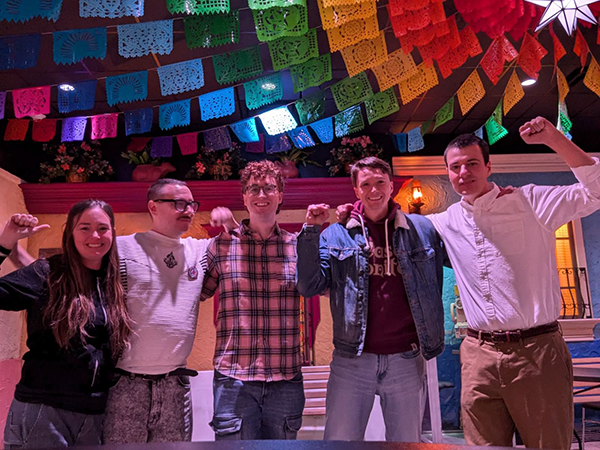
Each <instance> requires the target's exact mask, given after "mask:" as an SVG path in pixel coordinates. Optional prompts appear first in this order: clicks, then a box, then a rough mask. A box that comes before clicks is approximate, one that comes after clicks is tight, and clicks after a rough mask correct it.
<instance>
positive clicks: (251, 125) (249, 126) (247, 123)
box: [229, 117, 258, 143]
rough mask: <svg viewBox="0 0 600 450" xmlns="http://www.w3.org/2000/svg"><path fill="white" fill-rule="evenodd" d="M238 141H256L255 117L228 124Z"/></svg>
mask: <svg viewBox="0 0 600 450" xmlns="http://www.w3.org/2000/svg"><path fill="white" fill-rule="evenodd" d="M229 126H230V127H231V129H232V130H233V132H234V133H235V135H236V136H237V138H238V139H239V140H240V142H244V143H248V142H258V131H257V129H256V119H255V118H254V117H250V118H249V119H246V120H242V121H241V122H236V123H232V124H231V125H229Z"/></svg>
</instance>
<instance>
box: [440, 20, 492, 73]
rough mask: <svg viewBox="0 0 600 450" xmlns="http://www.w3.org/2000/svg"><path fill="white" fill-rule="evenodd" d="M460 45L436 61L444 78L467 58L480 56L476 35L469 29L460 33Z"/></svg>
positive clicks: (466, 28) (464, 29) (479, 46)
mask: <svg viewBox="0 0 600 450" xmlns="http://www.w3.org/2000/svg"><path fill="white" fill-rule="evenodd" d="M459 34H460V45H459V46H458V47H457V48H455V49H452V50H449V51H448V52H446V54H445V55H444V56H442V57H441V58H439V59H438V60H437V63H438V67H439V68H440V72H441V73H442V76H443V77H444V78H448V77H449V76H450V75H451V74H452V71H453V70H454V69H458V68H459V67H461V66H462V65H463V64H464V63H465V62H466V61H467V58H469V57H473V56H477V55H479V54H481V52H482V51H483V50H481V45H480V44H479V40H478V39H477V35H476V34H475V32H474V31H473V29H472V28H471V27H468V26H467V27H465V28H463V29H462V30H461V31H460V33H459Z"/></svg>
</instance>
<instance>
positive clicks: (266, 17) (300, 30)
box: [252, 5, 308, 42]
mask: <svg viewBox="0 0 600 450" xmlns="http://www.w3.org/2000/svg"><path fill="white" fill-rule="evenodd" d="M252 15H253V16H254V25H255V27H256V36H257V37H258V40H259V41H261V42H269V41H273V40H275V39H279V38H281V37H285V36H302V35H303V34H306V32H307V31H308V14H307V11H306V7H305V6H299V5H292V6H289V7H286V8H279V7H275V8H269V9H259V10H256V11H252Z"/></svg>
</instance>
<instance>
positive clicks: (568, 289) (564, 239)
mask: <svg viewBox="0 0 600 450" xmlns="http://www.w3.org/2000/svg"><path fill="white" fill-rule="evenodd" d="M556 266H557V269H558V279H559V282H560V292H561V296H562V311H561V315H560V318H561V319H585V318H591V317H592V307H591V304H590V294H589V288H588V279H587V270H586V261H585V250H584V247H583V234H582V231H581V222H580V221H579V220H575V221H573V222H569V223H567V224H565V225H563V226H562V227H560V228H559V229H558V230H556Z"/></svg>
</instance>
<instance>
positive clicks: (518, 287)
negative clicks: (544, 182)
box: [426, 117, 600, 449]
mask: <svg viewBox="0 0 600 450" xmlns="http://www.w3.org/2000/svg"><path fill="white" fill-rule="evenodd" d="M519 132H520V134H521V137H522V139H523V140H524V141H525V143H527V144H543V145H547V146H548V147H550V148H551V149H552V150H554V151H555V152H556V153H557V154H559V155H560V156H561V157H562V158H563V159H564V161H565V163H567V164H568V165H569V167H570V168H571V170H572V171H573V174H574V175H575V177H576V178H577V180H578V181H579V182H578V183H576V184H573V185H570V186H536V185H533V184H530V185H527V186H523V187H521V188H518V189H516V190H515V192H513V193H510V194H506V195H500V192H501V191H500V188H499V187H498V186H496V184H494V183H491V182H489V181H488V177H489V175H490V173H491V164H490V161H489V148H488V145H487V143H486V142H485V141H483V140H482V139H479V138H478V137H476V136H474V135H470V134H469V135H461V136H459V137H457V138H456V139H454V140H453V141H452V142H450V144H448V147H447V148H446V151H445V153H444V159H445V162H446V167H447V169H448V176H449V178H450V182H451V184H452V187H453V188H454V190H455V191H456V192H457V193H458V194H459V195H461V196H462V200H461V201H460V202H459V203H455V204H454V205H452V206H450V207H449V208H448V210H447V211H445V212H443V213H440V214H432V215H429V216H426V217H427V218H428V219H430V220H431V221H432V222H433V224H434V226H435V228H436V230H437V231H438V233H439V234H440V235H441V236H442V239H443V240H444V244H445V245H446V248H447V251H448V255H449V257H450V261H451V263H452V267H453V268H454V273H455V275H456V282H457V285H458V288H459V290H460V296H461V300H462V304H463V307H464V311H465V315H466V318H467V322H468V324H469V329H468V336H467V337H466V338H465V340H464V341H463V343H462V344H461V348H460V357H461V377H462V393H461V404H462V421H463V428H464V432H465V439H466V442H467V444H468V445H493V446H503V447H507V446H511V444H512V436H513V433H514V430H515V427H516V429H517V430H518V431H519V434H520V435H521V437H522V438H523V441H524V443H525V446H526V447H529V448H555V449H568V448H570V447H571V440H572V435H573V397H572V392H573V391H572V390H573V373H572V363H571V356H570V353H569V349H568V348H567V346H566V344H565V342H564V340H563V338H562V336H561V333H560V330H559V326H558V322H557V319H558V317H559V315H560V310H561V293H560V287H559V281H558V273H557V270H556V255H555V231H556V230H557V229H558V228H559V227H561V226H562V225H564V224H565V223H568V222H570V221H571V220H574V219H577V218H580V217H585V216H587V215H589V214H591V213H592V212H594V211H597V210H598V209H600V164H599V162H598V160H597V159H595V158H591V157H590V156H588V155H587V154H586V153H585V152H584V151H583V150H581V149H580V148H579V147H577V146H576V145H575V144H574V143H572V142H571V141H570V140H569V139H567V138H566V137H565V136H563V134H562V133H561V132H560V131H558V130H557V129H556V127H554V126H553V125H552V124H551V123H550V122H548V120H546V119H544V118H542V117H537V118H535V119H533V120H531V121H529V122H527V123H525V124H524V125H523V126H522V127H521V128H520V129H519Z"/></svg>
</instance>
